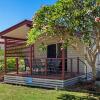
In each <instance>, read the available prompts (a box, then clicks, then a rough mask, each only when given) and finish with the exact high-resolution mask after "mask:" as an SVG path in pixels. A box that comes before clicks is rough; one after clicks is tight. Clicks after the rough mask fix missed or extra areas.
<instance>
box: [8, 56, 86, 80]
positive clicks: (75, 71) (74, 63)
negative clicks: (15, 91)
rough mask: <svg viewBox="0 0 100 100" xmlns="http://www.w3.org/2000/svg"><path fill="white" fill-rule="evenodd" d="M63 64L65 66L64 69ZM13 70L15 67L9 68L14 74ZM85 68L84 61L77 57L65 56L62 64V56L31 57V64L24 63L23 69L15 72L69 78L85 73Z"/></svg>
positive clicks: (53, 77) (25, 74)
mask: <svg viewBox="0 0 100 100" xmlns="http://www.w3.org/2000/svg"><path fill="white" fill-rule="evenodd" d="M27 63H30V62H27ZM63 65H64V66H65V67H64V69H63ZM30 67H32V68H31V69H32V73H31V74H30ZM19 69H20V68H19ZM15 70H16V68H15V69H12V70H11V72H12V74H15V73H13V72H15ZM86 70H87V67H86V65H85V63H84V61H83V60H81V59H80V58H79V57H77V58H65V59H64V64H63V59H62V58H35V59H32V66H30V65H29V66H28V64H26V67H25V68H24V69H23V70H19V72H18V73H16V74H17V75H22V76H32V77H38V78H51V79H69V78H71V77H75V76H79V75H82V74H85V73H87V71H86ZM9 72H10V71H9ZM9 74H10V73H9Z"/></svg>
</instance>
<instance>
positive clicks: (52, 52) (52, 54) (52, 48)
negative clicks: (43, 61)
mask: <svg viewBox="0 0 100 100" xmlns="http://www.w3.org/2000/svg"><path fill="white" fill-rule="evenodd" d="M47 58H56V44H51V45H48V47H47Z"/></svg>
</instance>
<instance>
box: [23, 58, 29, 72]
mask: <svg viewBox="0 0 100 100" xmlns="http://www.w3.org/2000/svg"><path fill="white" fill-rule="evenodd" d="M24 63H25V71H26V70H27V67H30V64H29V60H28V59H27V58H25V59H24Z"/></svg>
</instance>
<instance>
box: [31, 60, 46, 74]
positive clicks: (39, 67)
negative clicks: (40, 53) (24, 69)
mask: <svg viewBox="0 0 100 100" xmlns="http://www.w3.org/2000/svg"><path fill="white" fill-rule="evenodd" d="M32 66H33V67H32V68H33V72H34V73H35V74H43V73H44V72H45V65H43V63H42V62H41V59H34V60H33V65H32Z"/></svg>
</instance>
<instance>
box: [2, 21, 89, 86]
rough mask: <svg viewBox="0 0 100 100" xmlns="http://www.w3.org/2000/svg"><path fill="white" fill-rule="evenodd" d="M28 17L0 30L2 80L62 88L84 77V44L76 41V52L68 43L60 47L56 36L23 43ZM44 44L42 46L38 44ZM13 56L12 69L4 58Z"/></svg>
mask: <svg viewBox="0 0 100 100" xmlns="http://www.w3.org/2000/svg"><path fill="white" fill-rule="evenodd" d="M31 27H32V21H29V20H24V21H22V22H20V23H18V24H16V25H14V26H12V27H10V28H8V29H6V30H4V31H2V32H1V33H0V36H1V38H2V39H4V47H5V49H4V51H5V54H4V61H5V68H4V69H5V75H4V82H5V83H13V84H22V85H31V86H40V87H49V88H55V87H58V88H63V87H65V86H69V85H73V84H75V83H76V82H77V81H78V78H79V77H87V72H88V71H89V70H90V68H89V67H87V66H86V64H85V62H84V56H83V54H84V47H83V46H82V45H80V44H79V47H80V52H77V51H75V50H74V49H73V48H72V47H67V49H62V50H61V45H62V43H61V41H60V38H58V37H56V36H55V37H52V38H51V37H48V36H45V35H44V36H42V37H40V38H39V39H37V41H36V42H35V43H34V44H32V45H29V46H28V45H26V44H27V43H26V41H27V34H28V31H29V30H30V29H31ZM42 43H44V44H46V45H47V46H46V50H44V51H43V50H40V49H39V46H40V45H41V44H42ZM9 58H15V59H16V64H15V69H14V70H12V71H9V70H8V67H7V59H9ZM20 58H22V59H24V61H25V70H24V71H20V70H19V69H20V68H19V60H20Z"/></svg>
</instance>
